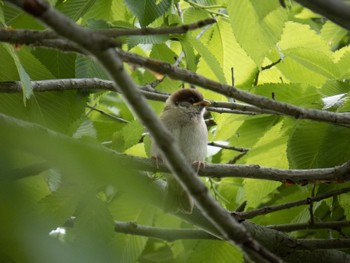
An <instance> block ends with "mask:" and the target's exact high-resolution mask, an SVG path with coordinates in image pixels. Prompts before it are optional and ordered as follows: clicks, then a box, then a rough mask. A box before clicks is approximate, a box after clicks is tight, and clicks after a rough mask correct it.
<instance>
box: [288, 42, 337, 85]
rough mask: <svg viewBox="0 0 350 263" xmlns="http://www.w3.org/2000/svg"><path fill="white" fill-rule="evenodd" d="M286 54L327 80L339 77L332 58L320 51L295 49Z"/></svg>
mask: <svg viewBox="0 0 350 263" xmlns="http://www.w3.org/2000/svg"><path fill="white" fill-rule="evenodd" d="M284 54H285V55H286V56H287V57H289V58H291V59H293V60H294V61H296V62H297V63H299V64H301V65H302V66H303V67H305V68H307V69H309V70H311V71H314V72H316V73H318V74H320V75H323V76H325V77H327V78H336V77H337V76H338V75H339V72H338V71H337V67H336V66H335V65H334V63H333V61H332V60H331V58H330V57H328V56H327V55H326V54H324V53H321V52H320V51H315V50H310V49H306V48H295V49H288V50H286V51H285V52H284Z"/></svg>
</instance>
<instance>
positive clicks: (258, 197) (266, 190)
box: [243, 179, 281, 208]
mask: <svg viewBox="0 0 350 263" xmlns="http://www.w3.org/2000/svg"><path fill="white" fill-rule="evenodd" d="M280 185H281V183H280V182H274V181H267V180H257V179H244V180H243V188H244V196H245V198H246V200H247V204H248V207H251V208H256V207H258V206H259V205H260V204H262V203H263V202H264V201H267V199H266V198H267V197H268V195H269V194H270V193H272V192H273V191H275V190H276V189H277V188H278V187H279V186H280Z"/></svg>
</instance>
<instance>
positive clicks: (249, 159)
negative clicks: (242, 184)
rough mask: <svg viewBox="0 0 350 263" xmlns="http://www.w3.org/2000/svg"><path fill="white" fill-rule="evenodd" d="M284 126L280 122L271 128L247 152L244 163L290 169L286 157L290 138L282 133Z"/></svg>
mask: <svg viewBox="0 0 350 263" xmlns="http://www.w3.org/2000/svg"><path fill="white" fill-rule="evenodd" d="M282 125H283V123H282V122H279V123H277V124H276V125H274V126H273V127H271V129H270V130H268V131H267V132H266V133H265V134H264V136H262V137H261V138H260V139H259V141H258V142H257V143H256V144H255V145H254V147H252V148H251V149H250V150H249V151H248V152H247V154H246V155H245V156H244V157H243V158H242V161H244V162H246V163H253V164H259V165H263V166H267V167H276V168H288V160H287V156H286V148H287V145H286V143H287V140H288V136H286V135H285V134H284V133H283V132H282Z"/></svg>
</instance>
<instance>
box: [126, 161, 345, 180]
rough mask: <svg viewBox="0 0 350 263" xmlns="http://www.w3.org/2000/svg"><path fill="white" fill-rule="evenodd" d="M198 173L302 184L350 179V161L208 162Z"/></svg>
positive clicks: (142, 164)
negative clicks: (328, 164)
mask: <svg viewBox="0 0 350 263" xmlns="http://www.w3.org/2000/svg"><path fill="white" fill-rule="evenodd" d="M122 158H125V160H131V161H132V162H134V164H135V167H138V168H139V169H143V170H145V171H150V172H156V171H160V172H169V170H168V169H167V167H166V166H165V165H164V164H159V165H158V167H157V166H156V165H155V164H154V162H152V161H151V160H150V159H146V158H141V157H135V156H130V155H122ZM198 174H199V175H200V176H204V177H210V178H225V177H234V178H252V179H263V180H273V181H278V182H282V183H285V182H287V183H296V184H302V185H304V184H307V183H332V182H344V181H348V180H350V162H346V163H344V164H342V165H340V166H336V167H334V168H320V169H278V168H269V167H262V166H259V165H244V164H235V165H232V164H209V163H208V164H206V165H205V168H203V169H200V170H199V172H198Z"/></svg>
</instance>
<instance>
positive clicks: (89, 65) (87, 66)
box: [75, 55, 109, 79]
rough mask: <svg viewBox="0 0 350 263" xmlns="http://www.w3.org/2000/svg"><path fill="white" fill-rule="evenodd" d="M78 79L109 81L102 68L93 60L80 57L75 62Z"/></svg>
mask: <svg viewBox="0 0 350 263" xmlns="http://www.w3.org/2000/svg"><path fill="white" fill-rule="evenodd" d="M75 72H76V73H75V74H76V78H100V79H109V78H108V76H107V74H106V72H105V71H104V70H103V68H102V66H101V65H100V64H98V63H97V62H96V61H95V60H93V59H92V58H89V57H86V56H82V55H78V56H77V59H76V61H75Z"/></svg>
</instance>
